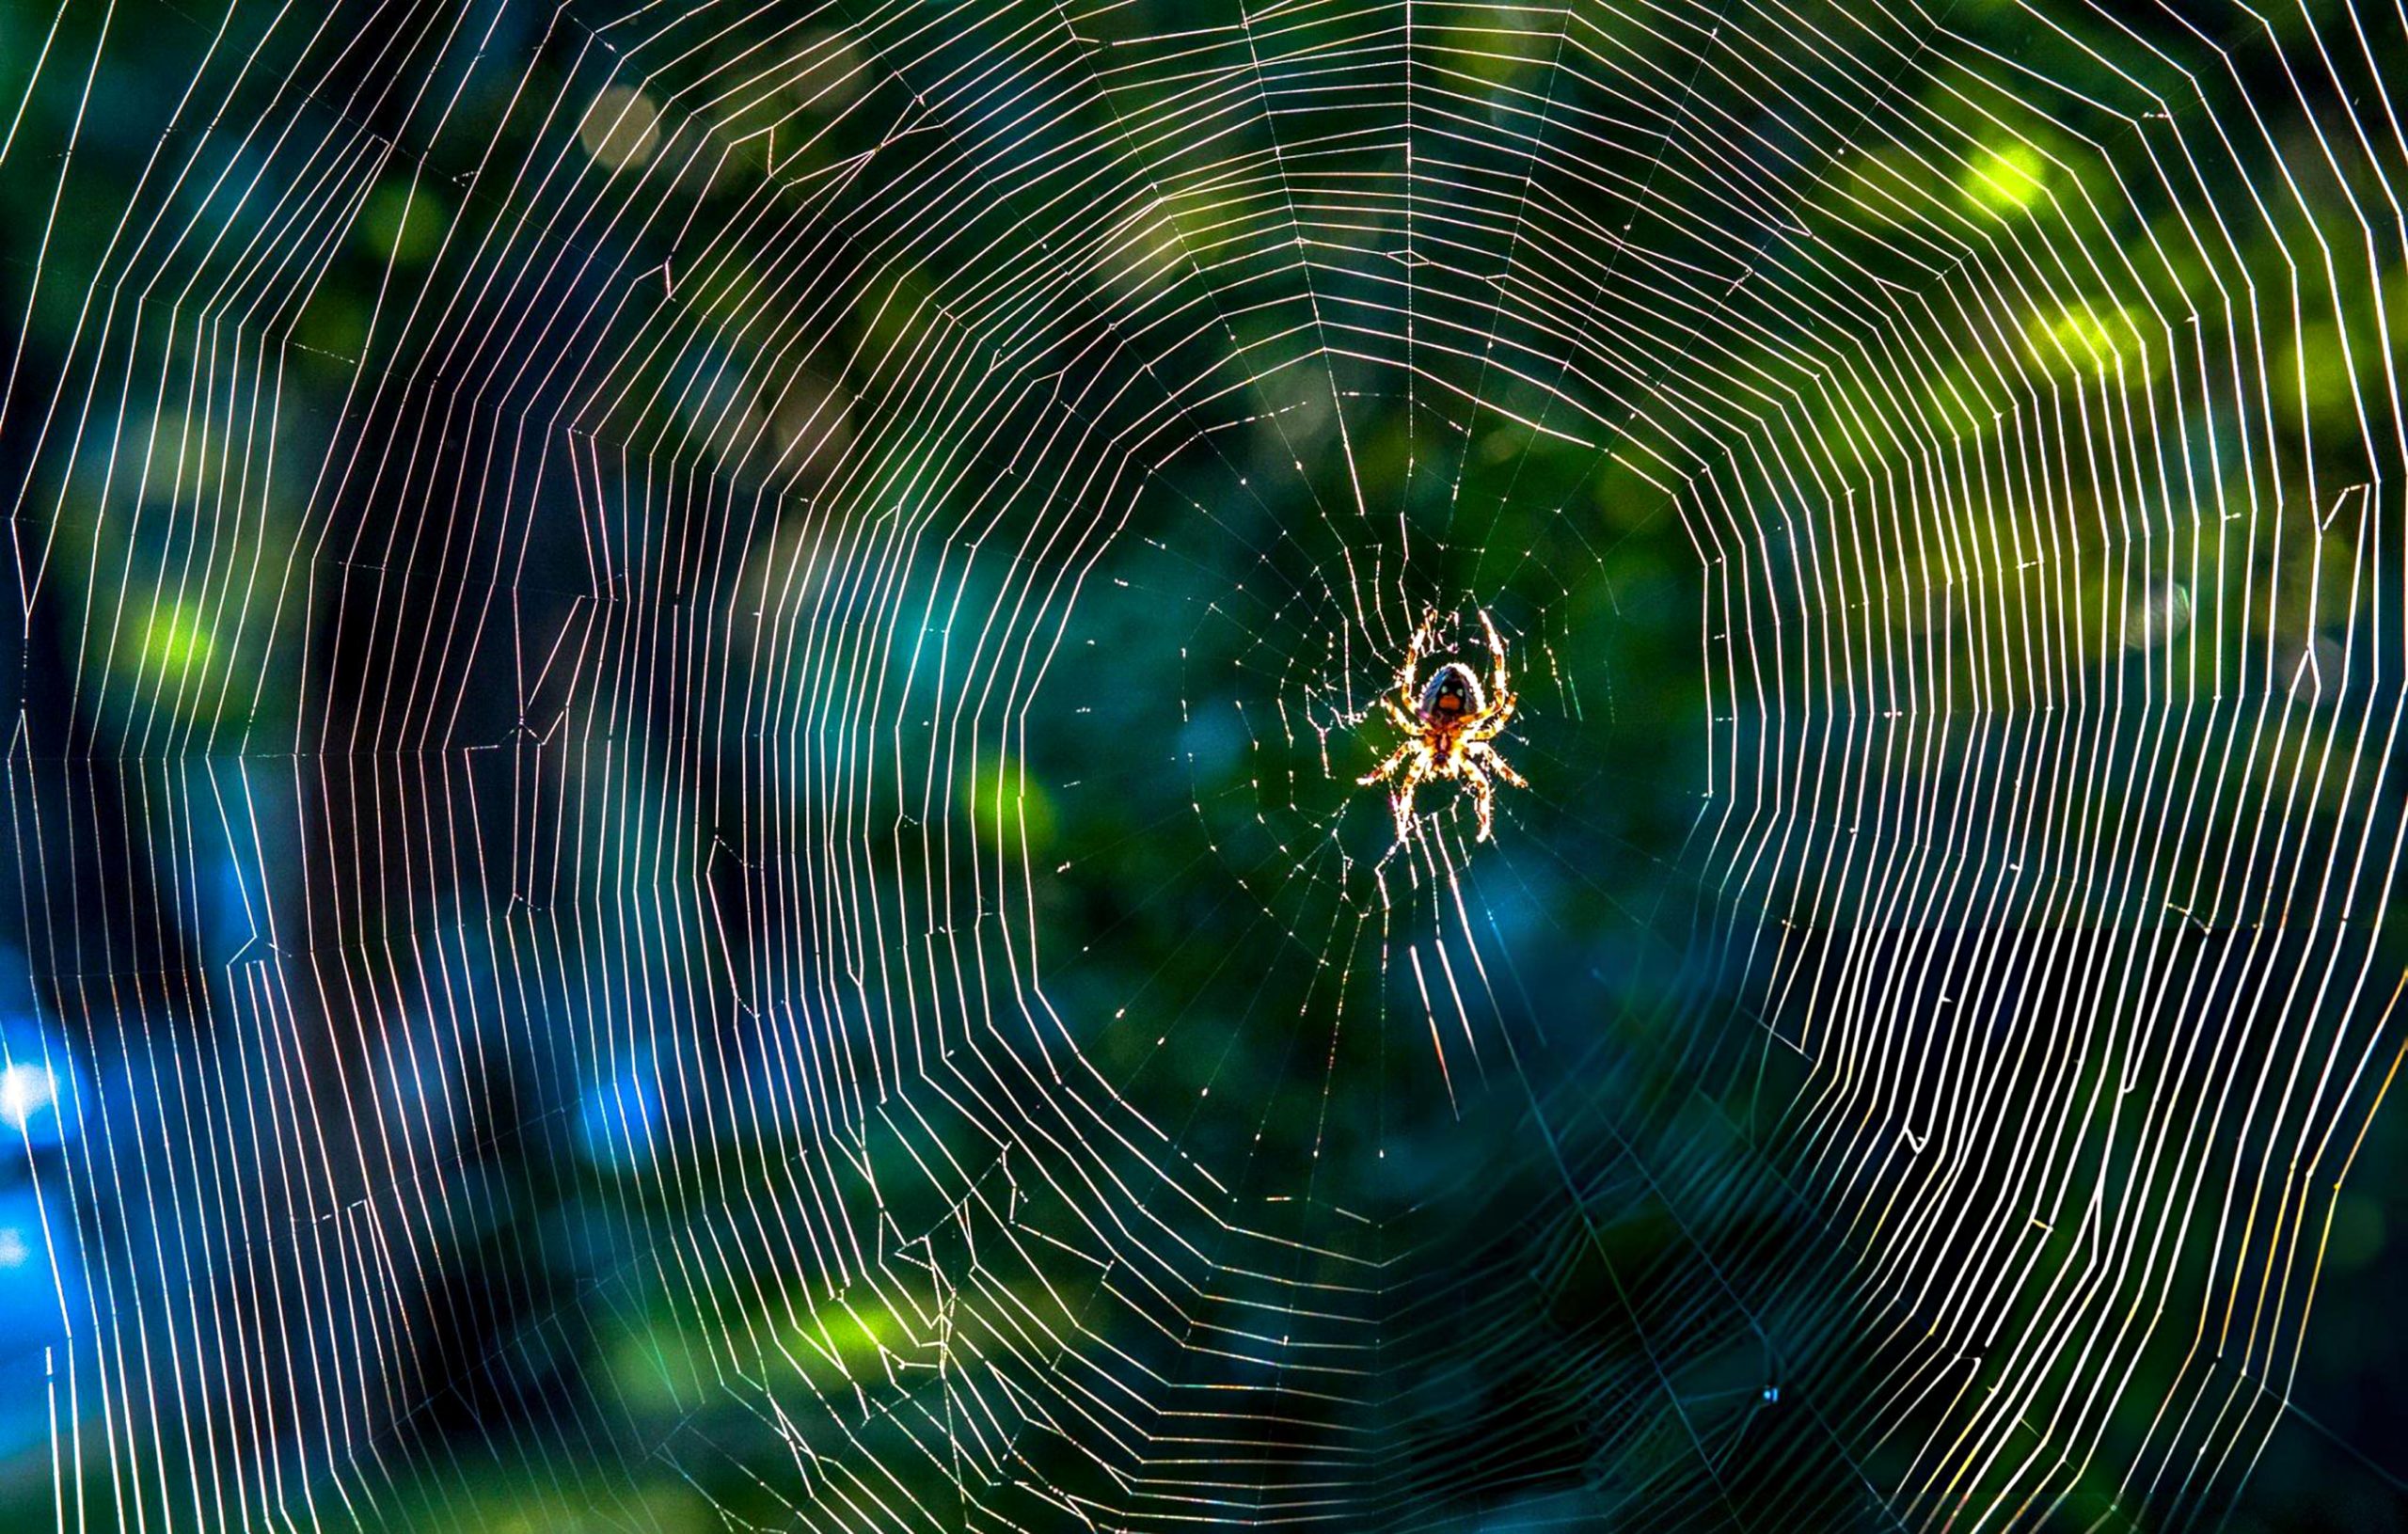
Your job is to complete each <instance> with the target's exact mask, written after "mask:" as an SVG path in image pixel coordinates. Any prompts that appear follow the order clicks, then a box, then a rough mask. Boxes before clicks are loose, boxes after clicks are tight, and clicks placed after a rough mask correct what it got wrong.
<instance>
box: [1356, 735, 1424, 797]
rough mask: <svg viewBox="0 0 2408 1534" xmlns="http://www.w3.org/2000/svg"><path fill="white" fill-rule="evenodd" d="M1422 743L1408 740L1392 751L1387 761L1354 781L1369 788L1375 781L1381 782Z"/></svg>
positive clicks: (1400, 765)
mask: <svg viewBox="0 0 2408 1534" xmlns="http://www.w3.org/2000/svg"><path fill="white" fill-rule="evenodd" d="M1420 744H1421V742H1419V741H1418V740H1407V741H1406V742H1405V743H1404V744H1403V745H1402V746H1399V747H1398V748H1397V749H1396V750H1394V751H1390V752H1389V753H1388V759H1387V760H1386V761H1385V762H1382V763H1381V764H1380V765H1379V766H1378V767H1373V768H1372V769H1371V770H1370V771H1369V772H1366V773H1364V774H1363V775H1362V776H1361V777H1359V778H1357V779H1355V783H1356V785H1357V786H1359V787H1363V788H1369V787H1370V786H1371V785H1372V784H1373V783H1379V782H1381V781H1382V780H1383V779H1386V778H1387V777H1390V776H1392V775H1393V774H1394V773H1395V771H1396V769H1397V768H1398V767H1402V765H1403V764H1404V759H1405V758H1406V757H1408V756H1411V755H1412V754H1413V752H1414V749H1415V748H1416V747H1418V746H1419V745H1420Z"/></svg>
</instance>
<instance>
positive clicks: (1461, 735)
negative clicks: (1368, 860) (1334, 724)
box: [1355, 610, 1530, 846]
mask: <svg viewBox="0 0 2408 1534" xmlns="http://www.w3.org/2000/svg"><path fill="white" fill-rule="evenodd" d="M1480 626H1481V629H1482V630H1483V631H1484V632H1485V633H1486V634H1487V636H1488V655H1489V661H1490V672H1489V679H1488V685H1487V687H1486V688H1482V687H1481V681H1480V678H1479V677H1478V676H1476V675H1474V674H1473V673H1472V670H1471V668H1470V667H1468V666H1465V664H1463V663H1462V662H1461V661H1455V660H1450V661H1448V662H1447V663H1446V664H1445V665H1443V666H1441V667H1439V668H1438V669H1437V670H1436V671H1434V672H1431V673H1430V680H1429V682H1428V683H1427V684H1423V683H1422V682H1421V681H1420V679H1419V673H1420V669H1421V657H1422V656H1425V655H1427V654H1429V653H1430V652H1431V651H1432V650H1434V649H1436V648H1437V646H1438V614H1437V613H1436V612H1435V611H1432V612H1430V613H1429V614H1427V615H1426V616H1424V617H1423V618H1422V620H1421V626H1420V627H1419V628H1418V629H1416V630H1415V631H1414V635H1413V643H1412V644H1411V645H1410V646H1409V647H1407V649H1406V650H1405V653H1404V664H1403V665H1402V666H1400V667H1398V668H1397V673H1396V692H1395V694H1394V695H1393V696H1390V695H1389V694H1387V693H1382V694H1381V695H1380V706H1381V707H1383V708H1385V709H1386V710H1387V715H1388V720H1389V721H1390V722H1392V723H1393V724H1395V725H1396V727H1397V728H1398V729H1400V730H1402V731H1403V732H1404V741H1403V743H1402V745H1400V746H1398V747H1397V749H1396V750H1395V751H1392V752H1390V753H1389V755H1388V758H1387V760H1386V761H1385V762H1382V763H1381V764H1380V765H1379V766H1378V767H1373V768H1372V769H1371V770H1370V771H1369V772H1366V773H1365V774H1363V776H1361V777H1360V778H1357V779H1355V783H1358V784H1360V785H1361V786H1363V787H1365V788H1369V787H1370V786H1371V785H1372V784H1373V783H1391V781H1392V786H1391V787H1390V788H1389V790H1388V805H1389V807H1390V808H1391V809H1393V810H1394V811H1395V812H1396V839H1397V845H1398V846H1402V845H1403V844H1404V843H1406V842H1407V841H1410V840H1411V839H1412V836H1413V793H1414V790H1415V789H1417V788H1419V787H1420V786H1421V785H1422V784H1423V783H1429V782H1432V781H1433V780H1434V779H1439V778H1452V779H1455V780H1457V781H1458V782H1461V783H1465V784H1466V785H1468V786H1469V788H1470V789H1471V796H1472V807H1473V809H1474V810H1475V811H1476V812H1477V813H1478V814H1479V816H1480V835H1479V837H1478V838H1477V840H1479V841H1482V842H1485V841H1487V840H1489V838H1490V835H1491V833H1492V832H1493V831H1494V830H1496V825H1497V784H1496V782H1495V779H1497V778H1502V779H1504V780H1505V781H1506V782H1507V783H1512V784H1513V786H1514V787H1516V788H1528V787H1529V786H1530V785H1529V783H1528V782H1527V781H1525V780H1524V779H1523V777H1522V775H1521V774H1520V773H1518V772H1516V771H1514V770H1513V766H1512V764H1510V763H1509V762H1507V761H1506V760H1505V758H1504V757H1503V756H1501V755H1499V754H1498V753H1497V747H1496V745H1495V744H1494V743H1495V741H1496V739H1497V736H1498V735H1503V734H1504V733H1505V727H1506V726H1507V725H1509V724H1511V723H1513V708H1514V704H1515V702H1516V700H1515V698H1514V696H1513V686H1512V684H1511V683H1510V682H1509V681H1508V680H1507V677H1506V672H1505V641H1504V640H1502V639H1500V638H1498V637H1497V625H1495V624H1494V623H1491V622H1490V621H1489V617H1488V614H1487V612H1486V611H1484V610H1483V611H1482V612H1481V615H1480Z"/></svg>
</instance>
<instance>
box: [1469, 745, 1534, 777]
mask: <svg viewBox="0 0 2408 1534" xmlns="http://www.w3.org/2000/svg"><path fill="white" fill-rule="evenodd" d="M1468 754H1470V755H1472V756H1476V757H1478V758H1479V759H1480V763H1481V766H1482V767H1486V768H1487V769H1488V770H1489V771H1491V772H1494V773H1496V774H1497V776H1498V777H1500V778H1502V779H1504V780H1505V781H1506V782H1507V783H1512V784H1513V786H1514V787H1516V788H1528V787H1529V786H1530V783H1529V779H1527V778H1525V777H1523V776H1522V775H1521V774H1520V773H1518V772H1516V771H1514V770H1513V764H1512V763H1511V762H1508V761H1506V760H1505V758H1504V757H1502V756H1499V755H1498V754H1497V748H1496V747H1494V746H1492V745H1490V744H1489V743H1488V742H1486V741H1484V740H1475V741H1473V742H1472V743H1471V749H1470V751H1469V753H1468Z"/></svg>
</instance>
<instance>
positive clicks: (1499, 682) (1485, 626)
mask: <svg viewBox="0 0 2408 1534" xmlns="http://www.w3.org/2000/svg"><path fill="white" fill-rule="evenodd" d="M1480 626H1481V629H1482V630H1484V631H1485V632H1486V633H1487V635H1488V658H1489V662H1490V667H1491V669H1490V672H1489V683H1488V690H1489V691H1490V692H1492V693H1494V694H1495V695H1496V696H1497V697H1499V698H1511V697H1512V696H1513V686H1512V685H1511V684H1510V683H1509V682H1507V681H1506V679H1505V641H1504V640H1501V639H1499V638H1497V625H1496V624H1495V623H1493V622H1491V621H1490V619H1489V616H1488V609H1486V608H1482V609H1480Z"/></svg>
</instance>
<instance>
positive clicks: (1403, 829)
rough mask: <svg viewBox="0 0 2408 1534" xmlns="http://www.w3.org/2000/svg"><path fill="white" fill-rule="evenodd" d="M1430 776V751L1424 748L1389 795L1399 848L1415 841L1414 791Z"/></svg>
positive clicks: (1389, 806) (1389, 807) (1416, 755)
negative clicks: (1394, 816)
mask: <svg viewBox="0 0 2408 1534" xmlns="http://www.w3.org/2000/svg"><path fill="white" fill-rule="evenodd" d="M1416 744H1417V745H1418V744H1419V742H1416ZM1429 776H1430V749H1429V748H1428V747H1427V746H1422V747H1421V749H1420V751H1418V752H1417V753H1416V754H1415V756H1414V759H1413V765H1412V766H1411V767H1406V768H1405V769H1404V776H1403V777H1402V778H1399V779H1398V780H1397V783H1396V787H1395V788H1394V789H1392V790H1391V791H1390V792H1389V794H1388V809H1389V810H1390V811H1392V812H1393V813H1394V814H1395V815H1396V844H1397V846H1403V845H1404V844H1405V843H1407V842H1409V841H1411V840H1413V791H1414V790H1415V789H1416V788H1418V787H1420V786H1421V783H1422V781H1423V780H1424V779H1426V778H1428V777H1429Z"/></svg>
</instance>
